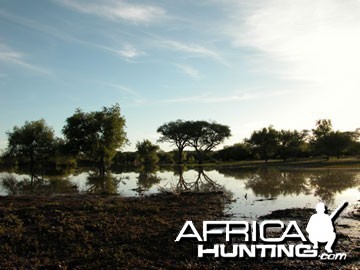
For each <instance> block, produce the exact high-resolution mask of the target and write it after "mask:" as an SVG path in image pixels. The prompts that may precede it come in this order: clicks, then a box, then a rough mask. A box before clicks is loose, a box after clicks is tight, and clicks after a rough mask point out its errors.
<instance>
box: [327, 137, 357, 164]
mask: <svg viewBox="0 0 360 270" xmlns="http://www.w3.org/2000/svg"><path fill="white" fill-rule="evenodd" d="M352 142H353V134H352V132H340V131H335V132H334V131H332V132H330V133H329V134H328V135H327V136H326V137H325V138H323V141H322V144H323V149H324V150H325V152H324V153H325V154H326V155H329V156H330V155H334V156H336V157H337V158H338V159H339V158H340V155H342V154H345V153H346V151H348V150H349V148H350V146H351V145H352Z"/></svg>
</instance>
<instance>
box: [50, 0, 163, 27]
mask: <svg viewBox="0 0 360 270" xmlns="http://www.w3.org/2000/svg"><path fill="white" fill-rule="evenodd" d="M56 2H58V3H60V4H62V5H64V6H66V7H68V8H71V9H73V10H76V11H78V12H81V13H86V14H93V15H96V16H98V17H101V18H104V19H108V20H115V21H116V20H123V21H129V22H133V23H151V22H154V21H157V20H159V19H161V18H162V17H164V16H165V14H166V11H165V10H164V9H163V8H161V7H159V6H155V5H145V4H133V3H127V2H125V1H101V2H100V1H97V2H96V1H81V0H56Z"/></svg>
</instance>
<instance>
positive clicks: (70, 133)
mask: <svg viewBox="0 0 360 270" xmlns="http://www.w3.org/2000/svg"><path fill="white" fill-rule="evenodd" d="M124 128H125V118H124V117H123V116H121V113H120V106H119V104H116V105H114V106H112V107H109V108H107V107H103V109H102V110H101V111H95V112H88V113H85V112H83V111H81V110H80V109H77V110H76V111H75V113H74V114H73V115H72V116H71V117H69V118H67V119H66V125H65V126H64V128H63V134H64V136H65V140H66V143H67V145H68V147H69V149H71V151H72V152H73V153H74V154H76V155H77V156H82V157H84V158H86V159H88V160H90V161H91V162H94V163H95V164H96V165H97V166H98V169H99V176H104V175H105V172H106V170H107V167H108V166H109V165H110V164H111V161H112V159H113V157H114V156H115V154H116V150H117V149H120V148H121V147H122V146H124V145H125V144H126V143H127V142H128V140H127V136H126V132H125V130H124Z"/></svg>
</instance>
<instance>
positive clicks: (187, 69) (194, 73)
mask: <svg viewBox="0 0 360 270" xmlns="http://www.w3.org/2000/svg"><path fill="white" fill-rule="evenodd" d="M175 66H176V67H177V68H178V69H180V70H181V71H182V72H183V73H185V74H186V75H188V76H189V77H191V78H193V79H199V78H200V72H199V71H198V70H197V69H196V68H193V67H191V66H188V65H181V64H176V65H175Z"/></svg>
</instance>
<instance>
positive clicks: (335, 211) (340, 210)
mask: <svg viewBox="0 0 360 270" xmlns="http://www.w3.org/2000/svg"><path fill="white" fill-rule="evenodd" d="M348 205H349V203H348V202H347V201H344V202H343V203H342V204H341V205H340V206H339V207H338V208H336V209H335V210H334V211H333V212H332V213H331V215H330V218H331V220H332V221H335V219H337V218H338V216H339V214H340V213H341V212H342V210H344V209H345V207H346V206H348Z"/></svg>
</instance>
